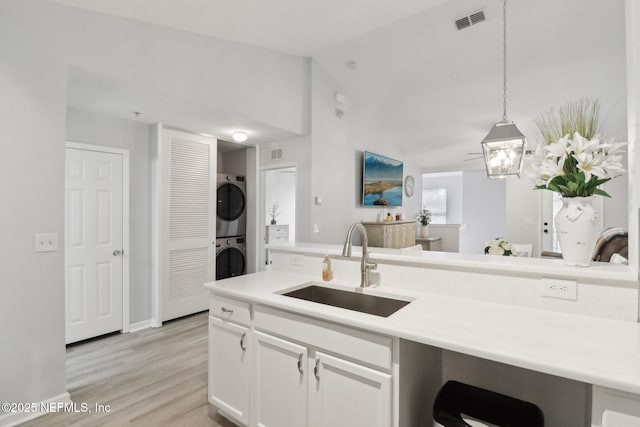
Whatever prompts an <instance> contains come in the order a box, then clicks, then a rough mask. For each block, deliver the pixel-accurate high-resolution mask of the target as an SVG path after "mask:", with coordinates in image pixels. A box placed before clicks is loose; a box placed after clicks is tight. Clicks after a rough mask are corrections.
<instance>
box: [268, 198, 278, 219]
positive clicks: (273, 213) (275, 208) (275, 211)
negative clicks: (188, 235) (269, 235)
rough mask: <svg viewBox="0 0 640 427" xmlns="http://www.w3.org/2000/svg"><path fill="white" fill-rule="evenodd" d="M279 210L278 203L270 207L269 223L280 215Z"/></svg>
mask: <svg viewBox="0 0 640 427" xmlns="http://www.w3.org/2000/svg"><path fill="white" fill-rule="evenodd" d="M279 208H280V203H279V202H275V203H274V204H273V205H272V206H271V209H269V216H271V221H275V220H276V218H277V217H278V215H280V212H278V209H279Z"/></svg>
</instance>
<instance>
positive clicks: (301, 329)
mask: <svg viewBox="0 0 640 427" xmlns="http://www.w3.org/2000/svg"><path fill="white" fill-rule="evenodd" d="M254 325H255V328H256V329H258V330H263V331H266V332H271V333H272V334H275V335H279V336H281V337H285V338H289V339H292V340H295V341H298V342H300V343H304V344H308V345H310V346H313V347H317V348H320V349H325V350H328V351H331V352H334V353H337V354H340V355H343V356H346V357H349V358H351V359H354V360H358V361H361V362H365V363H367V364H369V365H372V366H375V367H378V368H381V369H384V370H386V371H390V370H391V360H392V340H391V337H386V336H383V335H378V334H374V333H371V332H367V331H363V330H360V329H354V328H350V327H347V326H342V325H336V324H333V323H329V322H324V321H322V320H319V319H313V318H310V317H306V316H301V315H298V314H294V313H289V312H287V311H282V310H277V309H273V308H270V307H265V306H261V305H256V306H255V308H254Z"/></svg>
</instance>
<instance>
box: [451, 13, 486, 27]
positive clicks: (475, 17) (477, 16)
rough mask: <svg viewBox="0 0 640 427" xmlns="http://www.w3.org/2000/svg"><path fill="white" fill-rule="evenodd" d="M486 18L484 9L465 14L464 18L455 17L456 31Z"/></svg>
mask: <svg viewBox="0 0 640 427" xmlns="http://www.w3.org/2000/svg"><path fill="white" fill-rule="evenodd" d="M486 20H487V18H486V17H485V16H484V10H479V11H477V12H474V13H472V14H470V15H469V16H465V17H464V18H460V19H456V28H457V29H458V31H460V30H464V29H465V28H468V27H470V26H472V25H476V24H479V23H480V22H484V21H486Z"/></svg>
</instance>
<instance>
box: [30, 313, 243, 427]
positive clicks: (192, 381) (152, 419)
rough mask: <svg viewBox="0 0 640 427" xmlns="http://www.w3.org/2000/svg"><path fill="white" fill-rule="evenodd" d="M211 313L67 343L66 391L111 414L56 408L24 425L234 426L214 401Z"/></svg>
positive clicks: (90, 406)
mask: <svg viewBox="0 0 640 427" xmlns="http://www.w3.org/2000/svg"><path fill="white" fill-rule="evenodd" d="M207 316H208V313H207V312H205V313H199V314H195V315H193V316H188V317H185V318H182V319H178V320H174V321H171V322H167V323H165V324H164V325H163V326H162V328H157V329H145V330H143V331H139V332H134V333H131V334H114V335H109V336H106V337H103V338H99V339H95V340H92V341H87V342H82V343H79V344H75V345H70V346H68V347H67V390H68V391H69V393H70V394H71V400H72V401H74V402H76V403H77V404H78V406H79V405H80V404H81V403H82V402H85V403H86V404H88V407H89V408H90V409H92V410H93V409H94V408H95V404H101V405H111V411H110V412H109V413H97V412H93V413H91V414H81V413H64V412H59V413H52V414H47V415H44V416H42V417H40V418H37V419H35V420H33V421H31V422H28V423H26V424H23V425H24V426H46V427H58V426H98V425H101V426H102V425H105V426H185V427H187V426H189V427H192V426H193V427H198V426H213V427H232V426H233V424H231V423H230V422H228V421H227V420H225V419H224V418H222V417H219V416H217V415H215V414H211V416H212V417H213V418H210V417H209V406H208V404H207Z"/></svg>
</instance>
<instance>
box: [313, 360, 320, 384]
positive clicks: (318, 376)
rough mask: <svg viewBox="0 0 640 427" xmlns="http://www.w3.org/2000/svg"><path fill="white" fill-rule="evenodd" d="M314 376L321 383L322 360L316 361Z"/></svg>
mask: <svg viewBox="0 0 640 427" xmlns="http://www.w3.org/2000/svg"><path fill="white" fill-rule="evenodd" d="M313 375H315V377H316V379H317V380H318V381H320V359H316V366H315V367H314V368H313Z"/></svg>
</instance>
